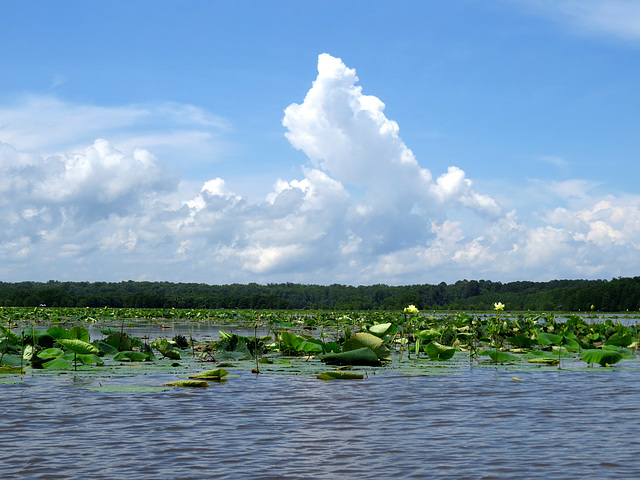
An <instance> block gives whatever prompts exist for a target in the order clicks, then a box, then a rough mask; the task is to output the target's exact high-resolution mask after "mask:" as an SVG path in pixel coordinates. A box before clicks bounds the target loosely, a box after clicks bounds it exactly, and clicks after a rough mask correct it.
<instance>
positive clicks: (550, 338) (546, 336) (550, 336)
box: [537, 332, 562, 347]
mask: <svg viewBox="0 0 640 480" xmlns="http://www.w3.org/2000/svg"><path fill="white" fill-rule="evenodd" d="M537 340H538V344H540V345H542V346H543V347H548V346H549V345H562V336H561V335H556V334H555V333H546V332H538V336H537Z"/></svg>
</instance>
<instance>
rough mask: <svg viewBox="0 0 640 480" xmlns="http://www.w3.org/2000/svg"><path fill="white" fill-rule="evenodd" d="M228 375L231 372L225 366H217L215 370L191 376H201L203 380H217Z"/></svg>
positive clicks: (191, 376)
mask: <svg viewBox="0 0 640 480" xmlns="http://www.w3.org/2000/svg"><path fill="white" fill-rule="evenodd" d="M227 375H229V372H227V371H226V370H225V369H224V368H216V369H213V370H205V371H204V372H200V373H196V374H194V375H190V376H189V378H201V379H203V380H205V379H212V380H216V379H220V378H222V377H226V376H227Z"/></svg>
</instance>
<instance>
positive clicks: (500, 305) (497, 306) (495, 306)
mask: <svg viewBox="0 0 640 480" xmlns="http://www.w3.org/2000/svg"><path fill="white" fill-rule="evenodd" d="M493 309H494V310H504V303H502V302H496V303H494V304H493Z"/></svg>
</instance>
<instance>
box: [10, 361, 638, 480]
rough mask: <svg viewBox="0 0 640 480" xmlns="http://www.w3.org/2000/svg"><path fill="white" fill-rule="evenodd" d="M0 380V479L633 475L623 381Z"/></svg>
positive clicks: (537, 376) (634, 428)
mask: <svg viewBox="0 0 640 480" xmlns="http://www.w3.org/2000/svg"><path fill="white" fill-rule="evenodd" d="M513 375H514V373H513V372H507V371H504V370H495V369H491V368H471V369H468V370H466V371H462V372H459V373H456V374H453V375H447V376H424V377H404V376H399V375H395V374H384V375H375V376H370V377H369V378H367V379H365V380H362V381H330V382H323V381H320V380H316V379H315V378H310V377H303V376H289V375H288V376H284V375H283V376H275V375H273V376H272V375H259V376H256V375H252V374H250V373H240V376H239V377H237V378H232V379H230V380H229V381H228V382H227V383H224V384H212V386H210V387H209V388H208V389H203V390H200V389H175V390H170V391H162V392H151V393H105V392H96V391H90V390H88V389H87V387H91V386H96V385H98V384H99V383H100V384H102V385H107V384H110V383H114V384H116V383H117V384H122V383H124V382H127V383H130V384H142V385H160V384H162V383H163V382H166V381H169V380H175V379H176V377H175V376H169V375H162V376H158V375H147V376H138V377H130V378H113V379H111V378H86V377H75V376H74V375H72V374H68V375H60V376H46V377H25V382H23V383H18V384H0V428H1V431H2V447H1V448H0V478H3V479H109V480H112V479H145V480H149V479H185V480H186V479H210V478H222V479H225V478H227V479H265V480H267V479H345V478H354V479H355V478H358V479H386V478H434V479H505V478H509V479H536V478H545V479H585V478H593V479H637V478H640V440H639V439H638V435H639V427H640V400H639V399H640V397H639V395H640V382H638V376H637V370H635V371H632V370H629V371H626V370H623V369H619V370H617V371H611V370H604V369H601V370H599V369H598V368H593V369H589V370H587V371H585V370H582V371H579V372H571V371H557V370H554V371H544V372H541V371H536V372H519V373H517V374H516V375H517V376H518V377H519V378H520V379H521V381H514V380H513V379H512V376H513Z"/></svg>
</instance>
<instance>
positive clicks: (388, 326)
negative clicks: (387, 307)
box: [367, 322, 398, 338]
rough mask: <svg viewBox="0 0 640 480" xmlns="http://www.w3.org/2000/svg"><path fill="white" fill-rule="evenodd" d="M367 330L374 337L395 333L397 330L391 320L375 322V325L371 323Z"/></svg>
mask: <svg viewBox="0 0 640 480" xmlns="http://www.w3.org/2000/svg"><path fill="white" fill-rule="evenodd" d="M367 330H368V331H369V333H371V334H373V335H375V336H376V337H380V338H384V337H385V336H386V335H393V334H394V333H396V332H397V331H398V327H396V325H395V324H393V323H391V322H388V323H376V324H375V325H371V326H370V327H369V328H368V329H367Z"/></svg>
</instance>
